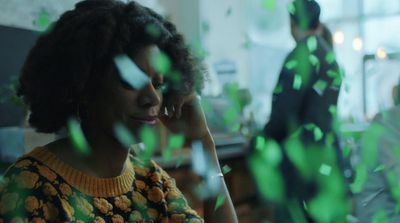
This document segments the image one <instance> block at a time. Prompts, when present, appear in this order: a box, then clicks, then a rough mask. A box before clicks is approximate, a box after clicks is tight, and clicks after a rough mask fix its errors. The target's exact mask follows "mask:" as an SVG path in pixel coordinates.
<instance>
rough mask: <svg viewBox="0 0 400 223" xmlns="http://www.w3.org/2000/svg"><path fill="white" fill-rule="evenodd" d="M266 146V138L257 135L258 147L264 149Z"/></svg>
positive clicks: (260, 149)
mask: <svg viewBox="0 0 400 223" xmlns="http://www.w3.org/2000/svg"><path fill="white" fill-rule="evenodd" d="M264 147H265V138H264V137H262V136H257V137H256V149H257V150H259V151H262V150H263V149H264Z"/></svg>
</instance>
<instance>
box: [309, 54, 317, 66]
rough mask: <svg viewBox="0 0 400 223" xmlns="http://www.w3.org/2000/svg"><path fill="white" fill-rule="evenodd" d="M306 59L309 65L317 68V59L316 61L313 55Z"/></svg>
mask: <svg viewBox="0 0 400 223" xmlns="http://www.w3.org/2000/svg"><path fill="white" fill-rule="evenodd" d="M308 59H309V61H310V63H311V65H312V66H318V65H319V59H318V57H316V56H315V55H313V54H311V55H310V56H309V57H308Z"/></svg>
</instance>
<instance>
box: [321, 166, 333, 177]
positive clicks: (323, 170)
mask: <svg viewBox="0 0 400 223" xmlns="http://www.w3.org/2000/svg"><path fill="white" fill-rule="evenodd" d="M319 172H320V173H321V174H322V175H325V176H329V175H331V172H332V167H331V166H329V165H326V164H322V165H321V167H320V168H319Z"/></svg>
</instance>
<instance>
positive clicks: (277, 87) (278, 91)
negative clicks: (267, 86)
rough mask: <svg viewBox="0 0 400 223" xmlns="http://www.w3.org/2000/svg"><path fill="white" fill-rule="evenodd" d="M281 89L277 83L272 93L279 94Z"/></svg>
mask: <svg viewBox="0 0 400 223" xmlns="http://www.w3.org/2000/svg"><path fill="white" fill-rule="evenodd" d="M282 91H283V87H282V84H278V85H277V86H276V87H275V89H274V94H280V93H282Z"/></svg>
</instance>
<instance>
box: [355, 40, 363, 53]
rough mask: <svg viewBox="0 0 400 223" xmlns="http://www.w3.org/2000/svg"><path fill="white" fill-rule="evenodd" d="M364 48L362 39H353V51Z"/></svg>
mask: <svg viewBox="0 0 400 223" xmlns="http://www.w3.org/2000/svg"><path fill="white" fill-rule="evenodd" d="M362 48H363V41H362V39H361V38H359V37H356V38H354V39H353V49H354V50H356V51H360V50H362Z"/></svg>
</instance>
